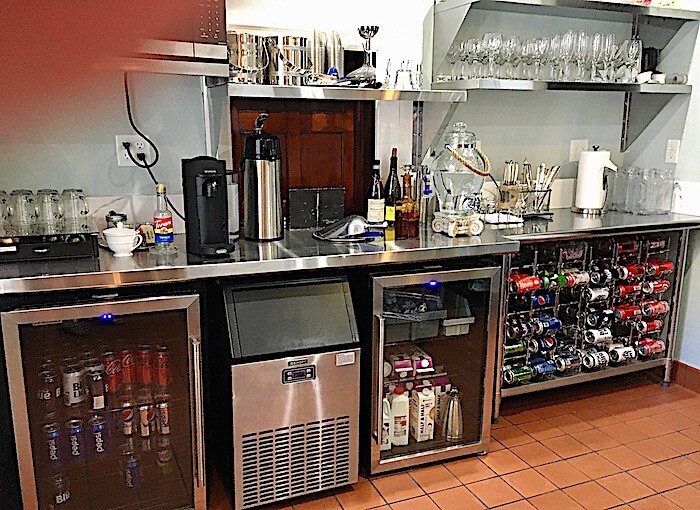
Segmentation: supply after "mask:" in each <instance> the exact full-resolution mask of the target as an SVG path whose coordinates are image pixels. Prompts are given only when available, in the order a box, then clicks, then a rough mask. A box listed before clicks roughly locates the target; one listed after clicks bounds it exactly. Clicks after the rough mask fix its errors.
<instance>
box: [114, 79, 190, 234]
mask: <svg viewBox="0 0 700 510" xmlns="http://www.w3.org/2000/svg"><path fill="white" fill-rule="evenodd" d="M124 96H125V98H126V115H127V117H128V119H129V124H130V125H131V129H133V130H134V132H135V133H136V134H137V135H139V136H140V137H141V138H143V140H144V141H145V142H146V143H147V144H148V145H150V146H151V147H152V148H153V154H154V157H153V162H152V163H148V162H147V161H146V154H145V153H143V152H137V153H136V158H134V155H133V154H132V153H131V143H130V142H122V147H124V149H126V154H127V156H129V159H130V160H131V161H132V162H133V163H134V165H136V166H137V167H139V168H144V169H146V171H147V172H148V175H149V176H150V177H151V180H152V181H153V184H155V185H156V186H157V185H158V179H156V176H155V175H153V170H151V169H152V168H153V167H154V166H155V165H156V163H158V160H159V159H160V153H159V152H158V147H156V144H155V143H153V142H152V141H151V140H150V139H148V138H147V137H146V135H144V134H143V133H142V132H141V131H140V130H139V128H137V127H136V124H135V123H134V118H133V116H132V114H131V100H130V98H129V80H128V78H127V73H126V72H125V73H124ZM165 201H166V202H167V203H168V205H169V206H170V208H171V209H172V210H173V212H174V213H175V214H177V215H178V216H179V217H180V219H181V220H183V221H184V220H185V217H184V216H183V215H182V214H181V213H180V211H178V210H177V208H176V207H175V206H174V205H173V203H172V202H171V201H170V198H168V196H167V195H166V197H165Z"/></svg>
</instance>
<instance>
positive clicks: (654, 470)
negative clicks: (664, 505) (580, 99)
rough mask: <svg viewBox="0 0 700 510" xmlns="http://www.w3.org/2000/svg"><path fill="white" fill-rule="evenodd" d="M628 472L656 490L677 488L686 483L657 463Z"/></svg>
mask: <svg viewBox="0 0 700 510" xmlns="http://www.w3.org/2000/svg"><path fill="white" fill-rule="evenodd" d="M628 473H629V474H631V475H632V476H634V477H635V478H636V479H637V480H639V481H640V482H642V483H643V484H644V485H646V486H647V487H650V488H652V489H654V490H655V491H656V492H663V491H668V490H671V489H677V488H678V487H681V486H683V485H685V482H684V481H683V480H681V479H680V478H678V477H677V476H676V475H674V474H673V473H672V472H670V471H667V470H665V469H664V468H662V467H660V466H658V465H657V464H652V465H650V466H644V467H640V468H636V469H632V470H631V471H628Z"/></svg>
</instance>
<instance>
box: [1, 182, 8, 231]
mask: <svg viewBox="0 0 700 510" xmlns="http://www.w3.org/2000/svg"><path fill="white" fill-rule="evenodd" d="M8 206H9V197H8V196H7V193H5V192H4V191H2V190H0V230H5V229H6V228H7V227H8V226H9V223H8V216H7V208H8Z"/></svg>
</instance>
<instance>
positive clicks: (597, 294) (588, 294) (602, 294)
mask: <svg viewBox="0 0 700 510" xmlns="http://www.w3.org/2000/svg"><path fill="white" fill-rule="evenodd" d="M609 297H610V289H608V288H607V287H600V288H592V287H588V288H587V289H585V290H584V291H583V298H584V299H585V300H586V301H603V300H605V299H608V298H609Z"/></svg>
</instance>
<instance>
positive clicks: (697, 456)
mask: <svg viewBox="0 0 700 510" xmlns="http://www.w3.org/2000/svg"><path fill="white" fill-rule="evenodd" d="M686 457H687V458H688V459H690V460H692V461H693V462H695V463H696V464H700V452H695V453H691V454H690V455H686Z"/></svg>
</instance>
